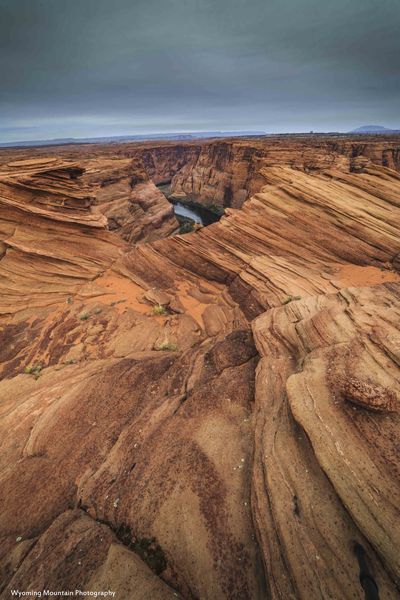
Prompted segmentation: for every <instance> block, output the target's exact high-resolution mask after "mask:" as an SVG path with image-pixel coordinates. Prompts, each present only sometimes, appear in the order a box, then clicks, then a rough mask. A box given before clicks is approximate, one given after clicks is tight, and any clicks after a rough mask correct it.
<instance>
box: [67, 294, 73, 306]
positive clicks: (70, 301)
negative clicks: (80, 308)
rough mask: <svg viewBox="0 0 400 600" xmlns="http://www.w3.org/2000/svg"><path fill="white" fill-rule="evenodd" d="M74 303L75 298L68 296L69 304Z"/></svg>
mask: <svg viewBox="0 0 400 600" xmlns="http://www.w3.org/2000/svg"><path fill="white" fill-rule="evenodd" d="M72 303H73V299H72V298H71V296H68V298H67V304H72Z"/></svg>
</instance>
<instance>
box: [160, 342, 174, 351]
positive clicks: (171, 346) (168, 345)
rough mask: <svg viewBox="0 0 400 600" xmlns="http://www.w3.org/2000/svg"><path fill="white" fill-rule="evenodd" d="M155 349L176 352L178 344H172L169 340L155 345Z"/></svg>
mask: <svg viewBox="0 0 400 600" xmlns="http://www.w3.org/2000/svg"><path fill="white" fill-rule="evenodd" d="M156 350H164V351H166V352H176V351H177V350H178V346H177V345H176V344H172V343H171V342H164V343H163V344H160V345H159V346H157V348H156Z"/></svg>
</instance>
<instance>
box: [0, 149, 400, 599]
mask: <svg viewBox="0 0 400 600" xmlns="http://www.w3.org/2000/svg"><path fill="white" fill-rule="evenodd" d="M396 143H397V148H398V145H399V142H398V140H397V142H396V140H395V139H391V140H390V141H385V140H380V141H379V142H378V141H375V140H373V139H372V140H371V141H370V142H365V143H364V142H363V144H361V142H360V141H359V140H357V141H355V140H351V139H349V140H345V139H338V140H330V141H329V140H325V141H324V140H319V139H318V138H310V140H309V141H307V140H304V139H299V138H293V139H290V138H279V140H275V141H274V140H272V141H269V140H249V141H248V142H247V141H243V140H241V141H237V142H233V141H231V140H226V141H223V142H222V141H218V142H212V143H210V142H202V143H200V144H197V145H196V144H181V145H178V146H176V145H168V144H166V143H164V144H159V145H158V146H157V147H155V148H153V149H152V148H151V146H150V145H146V144H143V145H134V144H126V145H125V144H124V145H121V146H119V145H114V146H105V147H103V146H101V145H96V146H80V147H66V148H60V149H59V150H57V157H47V158H45V157H44V156H43V155H42V153H43V152H44V150H43V149H37V150H35V156H34V157H33V156H29V152H32V151H27V150H24V151H22V150H16V151H13V152H10V153H1V152H0V240H1V246H0V292H1V302H0V366H1V371H0V373H1V378H2V380H1V381H0V431H1V436H0V502H1V511H0V572H1V577H0V579H1V581H2V584H1V585H2V588H1V590H2V598H4V599H6V598H7V599H8V598H9V597H10V596H9V590H10V589H11V588H17V587H18V588H19V589H32V588H35V587H38V588H42V587H45V588H46V589H47V588H49V589H52V588H53V589H69V588H71V587H72V589H75V588H83V589H99V588H102V589H104V588H107V587H109V588H110V589H114V590H116V591H117V592H118V598H122V599H125V598H127V599H128V598H138V599H139V598H140V599H141V598H150V597H156V598H170V597H176V594H177V595H178V596H181V597H183V598H205V599H207V598H208V599H210V600H211V599H212V600H214V599H216V598H218V599H219V598H221V599H222V598H226V599H228V598H229V599H232V598H240V599H245V598H248V599H252V600H253V599H256V598H257V599H258V598H259V599H264V598H273V599H276V600H287V599H289V598H293V599H298V598H302V599H303V598H304V599H307V600H308V599H312V600H314V599H315V600H322V599H323V600H325V599H326V598H335V599H336V598H343V599H346V600H347V599H348V600H350V599H354V598H357V599H359V600H362V598H363V590H362V588H361V586H360V584H359V566H358V562H357V558H356V556H355V554H354V543H355V542H357V543H359V544H360V545H361V546H362V547H363V548H364V549H365V552H366V555H367V557H368V560H369V562H370V564H371V569H372V573H373V577H374V579H375V581H376V583H377V585H378V587H379V591H380V595H381V597H382V598H385V599H386V598H388V599H393V600H394V599H395V598H397V597H398V594H399V583H400V582H399V579H400V565H399V558H398V552H397V548H398V546H399V543H400V530H399V526H398V523H399V521H400V519H399V516H400V515H399V506H400V488H399V483H398V482H399V473H398V469H399V460H398V443H399V426H400V415H399V411H398V410H397V409H396V405H397V399H398V397H399V377H400V334H399V322H400V275H399V272H398V269H397V268H396V266H397V262H396V261H397V257H398V256H399V253H400V238H399V223H400V220H399V205H400V200H399V199H400V177H399V174H398V172H397V171H396V170H395V169H396V168H398V163H396V156H397V155H396V152H395V146H396ZM177 147H179V148H180V149H179V150H178V149H177ZM187 148H189V150H187ZM221 148H222V149H223V150H221V153H222V154H220V149H221ZM246 148H247V150H246ZM161 149H162V150H161ZM47 152H48V149H47ZM187 153H188V154H189V156H188V154H187ZM257 153H258V155H257ZM360 157H361V158H360ZM132 160H133V161H134V162H132ZM142 160H143V161H144V162H143V164H144V165H145V167H146V169H149V171H148V174H149V176H150V177H155V180H156V181H157V182H160V181H165V180H170V179H174V178H176V181H175V183H174V182H173V185H176V186H178V184H179V181H181V182H182V187H183V186H186V185H187V186H188V188H187V192H186V193H190V191H189V188H190V186H195V187H196V186H197V187H196V190H198V193H201V194H202V193H203V190H211V188H210V187H207V186H209V185H210V181H212V182H214V183H215V184H216V188H215V189H222V187H224V186H222V187H221V188H219V185H220V184H219V183H218V182H220V181H222V179H221V173H225V175H226V174H229V173H230V172H232V173H233V174H235V182H234V184H233V187H232V188H231V189H232V190H234V191H233V197H234V198H235V199H234V201H233V202H232V206H234V205H236V206H239V205H240V204H241V203H242V201H243V200H244V197H243V198H242V199H241V200H239V196H240V194H239V195H235V194H236V193H237V190H240V189H245V188H242V186H250V187H249V189H252V190H253V192H254V193H253V194H252V195H251V197H250V198H248V199H247V200H246V201H245V202H244V204H243V206H242V207H241V208H240V209H235V208H231V209H229V210H228V211H227V215H226V216H225V217H223V218H222V220H221V221H220V222H218V223H215V224H213V225H210V226H209V227H205V228H203V229H202V230H201V231H198V232H196V233H194V234H191V235H185V236H175V237H172V238H168V239H163V238H165V236H166V235H168V231H169V229H168V227H167V226H166V223H167V221H165V220H164V219H161V220H160V221H157V219H156V220H154V219H153V216H154V214H155V213H153V212H152V211H153V209H154V207H158V208H160V207H161V205H162V203H163V202H164V200H162V202H161V201H159V196H158V191H157V190H156V188H155V187H154V184H153V183H152V181H151V180H150V179H148V175H147V174H146V173H145V172H143V170H142V167H141V166H140V165H141V164H142V163H140V161H142ZM21 161H23V162H21ZM138 161H139V162H138ZM151 161H153V162H151ZM385 161H386V163H385ZM391 161H392V162H391ZM189 162H191V164H192V170H191V171H190V169H189V166H188V165H189ZM256 163H257V165H258V166H257V167H255V166H254V165H255V164H256ZM389 163H390V164H389ZM247 164H252V165H253V167H254V169H255V170H254V171H253V172H252V174H251V176H250V177H248V173H247V175H246V173H245V170H246V168H245V167H246V165H247ZM201 165H202V166H201ZM200 167H201V168H200ZM393 167H394V168H393ZM83 169H85V171H83ZM201 169H203V171H201ZM185 170H186V171H185ZM132 171H133V173H132ZM184 173H186V175H184ZM189 173H192V174H193V182H190V181H189V180H190V177H189ZM201 173H202V174H201ZM225 175H224V177H225ZM130 177H132V178H134V181H133V184H132V185H133V187H131V184H129V185H128V181H129V178H130ZM210 178H211V179H210ZM255 181H257V184H255V183H254V182H255ZM243 182H246V183H243ZM131 183H132V180H131ZM253 184H254V185H255V186H256V188H257V189H253V188H252V187H251V186H252V185H253ZM127 185H128V187H129V189H130V190H131V192H129V191H128V188H127ZM224 185H225V184H224ZM141 186H144V188H143V187H141ZM135 190H136V191H135ZM246 190H247V188H246V189H245V191H246ZM153 192H154V198H153ZM196 193H197V192H196ZM207 193H208V192H207ZM207 193H206V194H205V197H206V198H208V200H207V201H209V199H210V198H211V191H210V195H208V196H207ZM136 194H138V196H137V195H136ZM133 197H135V198H138V197H140V202H141V210H142V213H141V215H142V216H141V217H140V220H141V223H142V224H144V223H145V221H146V218H147V216H149V215H152V218H149V224H150V226H151V228H152V229H151V232H150V230H148V229H147V228H146V226H143V227H139V229H136V222H135V221H134V220H133V221H130V218H129V216H127V212H126V210H128V209H127V206H128V205H130V204H131V203H132V202H133V203H135V202H134V201H133V200H132V198H133ZM220 197H221V196H220V195H219V192H218V194H217V195H216V196H214V199H215V198H220ZM153 201H154V202H153ZM138 202H139V201H138ZM140 202H139V204H140ZM158 208H157V209H155V210H156V213H158ZM114 210H115V211H116V212H114ZM160 210H161V208H160ZM128 212H129V210H128ZM116 214H117V216H118V219H117V220H118V227H117V228H116V229H115V230H113V231H112V230H107V223H108V225H109V224H110V220H111V216H110V215H114V216H115V215H116ZM129 214H131V213H130V212H129ZM105 215H107V219H108V221H107V220H106V218H105ZM146 215H147V216H146ZM120 218H121V220H120V221H119V219H120ZM139 230H140V231H139ZM172 230H173V228H171V231H172ZM171 231H170V233H171ZM153 236H154V237H153ZM155 237H157V238H160V239H157V241H150V242H149V241H148V240H154V238H155ZM121 238H124V239H121ZM144 240H145V241H146V243H144ZM135 241H139V242H140V243H138V244H137V245H134V242H135ZM146 297H147V298H148V300H147V302H146ZM167 301H168V302H169V304H168V306H169V309H168V310H166V311H161V312H160V313H159V314H157V311H154V310H153V308H152V306H151V304H154V303H156V304H159V303H160V304H165V305H166V304H167Z"/></svg>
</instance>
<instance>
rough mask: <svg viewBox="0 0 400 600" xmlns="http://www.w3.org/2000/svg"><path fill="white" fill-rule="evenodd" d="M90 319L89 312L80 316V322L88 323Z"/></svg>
mask: <svg viewBox="0 0 400 600" xmlns="http://www.w3.org/2000/svg"><path fill="white" fill-rule="evenodd" d="M88 318H89V313H87V312H83V313H81V314H80V315H79V320H80V321H87V320H88Z"/></svg>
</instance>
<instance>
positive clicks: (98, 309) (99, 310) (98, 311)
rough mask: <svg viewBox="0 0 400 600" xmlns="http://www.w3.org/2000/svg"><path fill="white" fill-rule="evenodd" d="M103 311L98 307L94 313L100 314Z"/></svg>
mask: <svg viewBox="0 0 400 600" xmlns="http://www.w3.org/2000/svg"><path fill="white" fill-rule="evenodd" d="M100 313H101V308H99V307H97V308H95V309H94V311H93V314H95V315H99V314H100Z"/></svg>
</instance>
